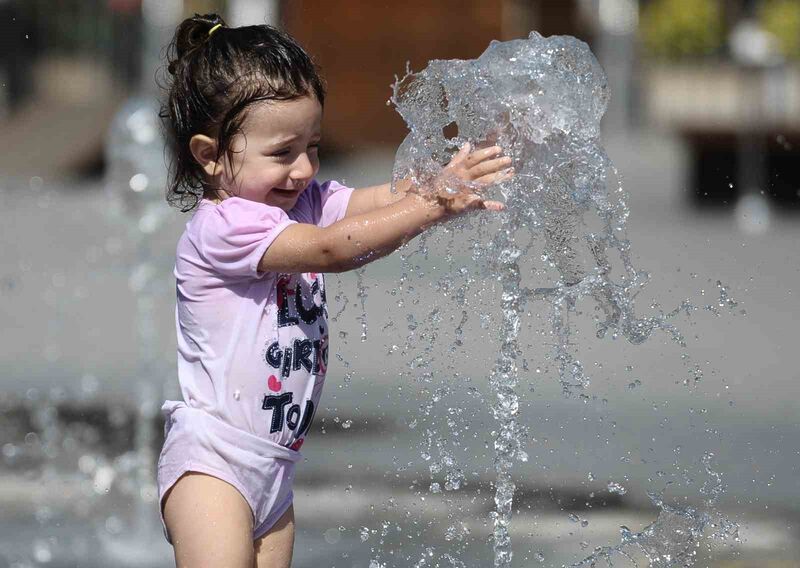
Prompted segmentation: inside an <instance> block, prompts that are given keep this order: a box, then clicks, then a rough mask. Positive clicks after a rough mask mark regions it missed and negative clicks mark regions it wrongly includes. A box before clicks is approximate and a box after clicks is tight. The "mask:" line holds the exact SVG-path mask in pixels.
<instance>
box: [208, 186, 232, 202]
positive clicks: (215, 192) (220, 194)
mask: <svg viewBox="0 0 800 568" xmlns="http://www.w3.org/2000/svg"><path fill="white" fill-rule="evenodd" d="M229 197H230V195H228V193H227V192H226V191H225V190H222V189H207V190H206V191H205V192H204V194H203V198H204V199H207V200H208V201H210V202H211V203H214V204H220V203H222V202H223V201H224V200H225V199H228V198H229Z"/></svg>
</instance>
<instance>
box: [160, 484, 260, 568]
mask: <svg viewBox="0 0 800 568" xmlns="http://www.w3.org/2000/svg"><path fill="white" fill-rule="evenodd" d="M164 522H165V524H166V525H167V530H168V531H169V535H170V539H171V540H172V546H173V548H174V549H175V564H176V566H177V568H212V567H213V568H223V567H225V568H252V567H253V559H254V552H253V515H252V513H251V511H250V506H249V505H248V504H247V501H245V499H244V497H242V494H241V493H239V491H238V490H237V489H236V488H235V487H233V486H232V485H230V484H229V483H227V482H225V481H222V480H221V479H218V478H216V477H212V476H210V475H206V474H204V473H198V472H194V471H191V472H188V473H186V474H184V475H183V476H181V478H180V479H179V480H178V481H177V482H176V483H175V485H173V486H172V488H171V489H170V490H169V492H168V493H167V494H166V496H165V497H164Z"/></svg>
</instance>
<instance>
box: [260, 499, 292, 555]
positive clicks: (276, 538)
mask: <svg viewBox="0 0 800 568" xmlns="http://www.w3.org/2000/svg"><path fill="white" fill-rule="evenodd" d="M293 548H294V507H291V506H290V507H289V508H288V509H287V510H286V512H285V513H284V514H283V515H281V518H280V519H278V522H276V523H275V525H274V526H273V527H272V528H271V529H269V532H268V533H267V534H265V535H264V536H262V537H261V538H259V539H258V540H257V541H256V542H255V553H256V568H289V566H291V564H292V549H293Z"/></svg>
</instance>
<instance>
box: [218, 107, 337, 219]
mask: <svg viewBox="0 0 800 568" xmlns="http://www.w3.org/2000/svg"><path fill="white" fill-rule="evenodd" d="M321 121H322V107H321V106H320V104H319V102H318V101H317V99H316V98H314V97H311V96H307V97H302V98H299V99H292V100H288V101H265V102H261V103H257V104H256V105H254V106H253V107H252V108H251V109H250V111H249V112H248V114H247V117H246V118H245V121H244V123H243V124H242V134H239V135H237V136H236V137H234V139H233V140H232V141H231V150H232V151H233V158H232V160H231V162H230V163H229V162H228V161H227V160H225V162H224V163H225V165H224V166H223V172H222V176H221V179H220V182H221V186H222V188H223V189H224V190H225V192H226V193H227V194H228V195H232V196H237V197H241V198H243V199H249V200H250V201H257V202H259V203H265V204H267V205H272V206H274V207H280V208H281V209H283V210H284V211H289V210H290V209H292V208H293V207H294V205H295V203H297V199H298V198H299V197H300V194H302V193H303V191H305V189H306V187H308V184H309V183H310V182H311V180H312V179H313V178H314V176H315V175H317V172H318V171H319V157H318V156H317V151H318V146H319V140H320V123H321Z"/></svg>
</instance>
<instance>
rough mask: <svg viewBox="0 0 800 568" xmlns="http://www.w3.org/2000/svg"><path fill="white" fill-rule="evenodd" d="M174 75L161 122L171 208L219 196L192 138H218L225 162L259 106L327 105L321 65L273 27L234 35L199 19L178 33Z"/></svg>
mask: <svg viewBox="0 0 800 568" xmlns="http://www.w3.org/2000/svg"><path fill="white" fill-rule="evenodd" d="M218 24H221V27H218V28H217V29H216V30H214V32H213V33H212V34H211V35H209V32H210V31H211V30H212V29H213V28H214V27H215V26H217V25H218ZM166 70H167V71H168V75H166V84H165V85H164V87H165V89H166V90H167V93H168V94H167V97H166V100H165V102H164V103H163V104H162V107H161V113H160V115H161V120H162V122H163V124H164V128H165V131H166V137H167V148H168V150H169V151H170V154H171V166H170V172H169V185H168V188H167V202H168V203H169V204H170V205H172V206H174V207H178V208H180V209H181V211H191V210H192V209H194V208H195V207H196V206H197V204H198V203H199V202H200V199H202V197H203V195H204V193H205V192H206V191H208V190H209V189H212V188H209V187H207V185H206V183H205V176H204V172H203V170H202V168H201V166H200V164H198V163H197V161H196V160H195V159H194V156H193V155H192V153H191V151H190V149H189V141H190V140H191V139H192V136H194V135H195V134H205V135H207V136H210V137H212V138H216V140H217V159H220V158H222V156H223V154H224V155H226V157H227V158H228V159H229V160H230V159H231V157H232V156H231V154H232V150H231V147H230V144H231V140H232V139H233V137H234V136H235V135H236V134H238V133H240V132H241V128H242V124H243V122H244V119H245V118H246V116H247V110H248V109H249V108H250V106H251V105H253V104H254V103H257V102H260V101H274V100H277V101H282V100H291V99H296V98H300V97H305V96H314V97H315V98H316V99H317V101H319V103H320V104H321V105H324V102H325V85H324V83H323V80H322V78H321V77H320V75H319V71H318V68H317V66H316V64H315V63H314V61H313V60H312V59H311V57H310V56H309V55H308V53H306V52H305V50H304V49H303V48H302V47H300V45H299V44H298V43H297V42H296V41H295V40H294V39H293V38H292V37H291V36H290V35H289V34H287V33H286V32H284V31H282V30H279V29H277V28H274V27H272V26H268V25H258V26H243V27H239V28H229V27H226V26H225V22H224V21H223V19H222V18H221V17H220V16H218V15H217V14H205V15H199V14H195V15H194V17H191V18H187V19H186V20H184V21H183V22H182V23H181V24H180V25H179V26H178V28H177V29H176V30H175V36H174V37H173V39H172V42H171V43H170V45H169V46H168V47H167V67H166Z"/></svg>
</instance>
